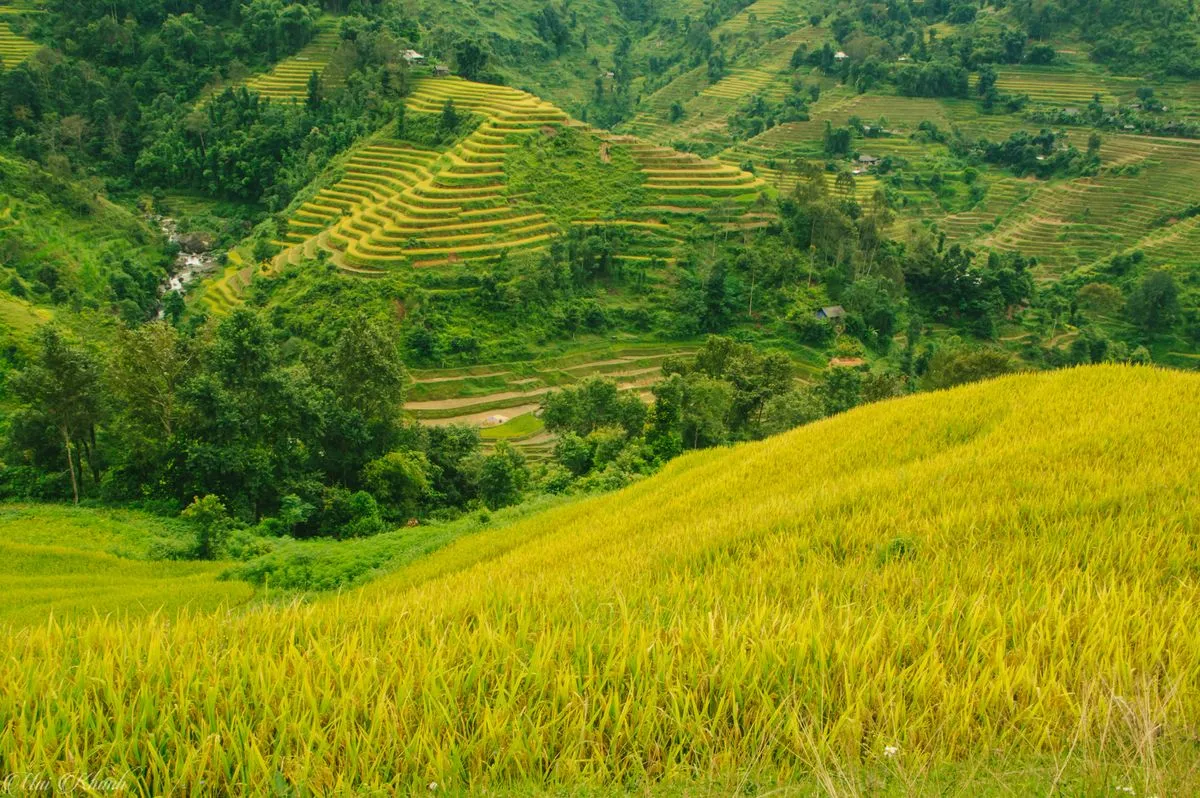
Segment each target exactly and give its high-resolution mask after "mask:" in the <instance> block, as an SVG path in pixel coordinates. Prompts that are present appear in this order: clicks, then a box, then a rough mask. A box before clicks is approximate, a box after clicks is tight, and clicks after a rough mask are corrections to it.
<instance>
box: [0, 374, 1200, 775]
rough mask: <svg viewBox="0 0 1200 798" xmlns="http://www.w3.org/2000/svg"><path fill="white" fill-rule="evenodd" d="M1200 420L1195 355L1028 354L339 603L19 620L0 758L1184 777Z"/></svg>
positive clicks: (1198, 523) (638, 488) (466, 769)
mask: <svg viewBox="0 0 1200 798" xmlns="http://www.w3.org/2000/svg"><path fill="white" fill-rule="evenodd" d="M1196 407H1200V377H1197V376H1195V375H1186V374H1182V373H1172V372H1166V371H1160V370H1154V369H1135V368H1130V367H1092V368H1087V369H1078V370H1072V371H1066V372H1057V373H1050V374H1039V375H1027V376H1016V377H1011V378H1006V379H1002V380H999V381H994V382H990V383H986V384H977V385H973V386H969V387H965V388H960V389H956V390H954V391H950V392H943V393H935V394H924V395H919V396H914V397H910V398H907V399H902V400H898V401H892V402H888V403H885V404H881V405H874V406H869V407H864V408H860V409H858V410H855V411H852V412H850V413H848V414H845V415H844V416H840V417H836V418H832V419H828V420H825V421H822V422H819V423H817V424H814V425H812V426H810V427H807V428H803V429H800V430H798V431H795V432H792V433H789V434H787V435H784V436H782V437H779V438H775V439H771V440H768V441H765V442H762V443H757V444H751V445H744V446H740V447H736V448H731V449H720V450H712V451H706V452H703V453H698V454H693V455H690V456H687V457H684V458H682V459H679V460H677V461H675V462H673V463H671V464H670V465H669V466H668V467H667V468H666V469H665V470H664V472H663V473H661V474H659V475H658V476H656V477H654V478H651V479H648V480H645V481H643V482H641V483H638V484H636V485H634V486H632V487H630V488H628V489H626V490H623V491H621V492H619V493H615V494H610V495H606V496H603V497H599V498H595V499H592V500H588V501H584V502H580V503H576V504H573V505H570V506H565V507H562V508H557V509H553V510H550V511H548V512H546V513H544V514H541V515H538V516H534V517H532V518H530V519H528V520H525V521H521V522H518V523H516V524H514V525H512V526H509V527H506V528H505V529H503V530H497V531H492V532H488V531H485V532H481V533H477V534H475V535H473V536H470V537H467V538H464V539H462V540H460V541H459V542H458V543H456V544H454V545H452V546H450V547H448V548H446V549H444V550H441V551H439V552H437V553H435V554H433V555H432V556H430V557H428V558H426V559H424V560H421V561H418V562H417V563H415V564H413V565H411V566H409V567H407V568H406V569H404V570H401V571H399V572H397V573H396V574H393V575H392V576H389V577H386V578H385V579H383V580H381V581H379V582H376V583H374V584H373V585H370V586H368V587H367V588H364V589H361V590H357V591H354V592H350V593H344V594H340V595H337V596H330V597H328V598H324V599H319V600H314V601H312V602H309V603H296V604H293V605H287V606H260V607H257V608H254V609H243V610H237V611H227V612H222V613H218V614H211V613H190V614H189V613H183V614H181V615H179V616H178V617H176V618H173V619H168V618H165V617H163V616H161V615H158V616H155V615H135V614H130V615H128V616H124V617H117V616H109V617H97V618H91V619H87V618H80V619H66V620H61V621H60V620H55V621H48V620H47V621H43V622H40V623H33V624H30V625H28V626H22V627H13V628H9V629H7V630H5V631H4V632H3V633H2V634H3V636H4V639H3V646H2V647H0V685H2V687H0V718H3V721H2V723H3V725H2V726H0V763H3V768H4V770H5V771H6V772H27V771H28V772H49V773H58V772H62V771H64V770H66V769H70V770H72V771H75V772H78V771H87V772H92V773H101V774H119V773H126V772H127V773H130V774H131V778H132V782H133V784H132V786H131V792H132V793H134V794H144V795H150V794H168V793H178V794H189V795H190V794H214V795H215V794H246V795H250V794H253V795H263V794H268V793H272V792H275V793H279V792H282V791H284V790H288V789H291V790H292V791H293V792H294V794H301V795H334V794H336V795H348V794H416V793H421V794H433V793H438V792H444V793H449V794H472V795H481V794H483V793H484V791H485V790H486V791H487V793H488V794H504V793H511V792H520V793H521V794H531V793H538V792H541V791H553V792H557V793H559V794H565V793H573V794H574V793H580V792H586V791H591V792H592V793H593V794H598V793H601V792H603V793H604V794H615V793H620V792H625V791H629V792H638V793H643V794H644V793H659V792H666V793H670V794H686V795H730V794H734V793H742V794H767V793H771V794H781V795H816V794H826V795H931V794H937V795H978V794H980V793H987V794H993V793H995V794H1008V795H1012V794H1016V795H1025V794H1064V795H1121V794H1133V795H1159V796H1167V795H1194V794H1196V793H1197V792H1198V791H1200V771H1198V769H1197V768H1196V762H1197V761H1198V759H1200V739H1198V734H1197V730H1198V729H1200V637H1198V636H1197V635H1196V633H1195V618H1196V616H1197V613H1198V612H1200V553H1198V549H1197V545H1198V540H1200V445H1198V441H1197V429H1196V425H1195V423H1194V417H1193V416H1194V414H1190V413H1188V412H1187V409H1188V408H1196ZM5 600H9V599H8V598H7V597H6V598H5Z"/></svg>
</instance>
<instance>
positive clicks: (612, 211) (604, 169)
mask: <svg viewBox="0 0 1200 798" xmlns="http://www.w3.org/2000/svg"><path fill="white" fill-rule="evenodd" d="M504 173H505V176H506V178H507V182H506V188H507V190H508V193H509V195H510V196H517V197H522V198H527V199H528V200H529V201H530V202H533V203H536V204H539V205H542V206H544V208H545V209H546V212H547V214H548V215H549V216H550V217H551V218H553V219H554V220H555V221H556V222H558V224H559V225H563V226H565V225H567V224H570V223H571V222H573V221H576V220H582V219H608V218H620V217H621V215H622V212H623V211H624V210H625V209H626V208H636V207H638V206H639V205H642V204H643V203H644V201H645V200H644V197H643V192H642V191H641V185H642V183H643V182H644V181H645V176H644V175H643V174H642V173H641V172H640V170H639V169H638V164H637V162H636V161H635V160H634V158H633V156H632V155H631V154H630V153H629V151H628V150H627V149H626V148H624V147H620V146H616V147H614V146H612V145H611V144H609V143H607V142H605V141H603V140H601V139H600V138H598V137H596V136H594V135H589V134H587V133H584V132H582V131H579V130H575V129H573V128H569V127H556V128H549V129H546V130H543V131H542V133H541V134H540V135H533V136H529V137H527V138H526V139H525V140H524V142H523V143H522V145H521V146H520V147H519V148H517V149H514V150H512V151H510V152H509V154H508V155H507V156H506V157H505V159H504Z"/></svg>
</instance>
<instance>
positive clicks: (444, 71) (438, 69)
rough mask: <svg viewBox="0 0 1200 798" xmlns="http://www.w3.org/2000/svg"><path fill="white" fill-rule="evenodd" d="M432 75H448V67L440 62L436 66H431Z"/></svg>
mask: <svg viewBox="0 0 1200 798" xmlns="http://www.w3.org/2000/svg"><path fill="white" fill-rule="evenodd" d="M433 76H434V77H436V78H448V77H450V67H448V66H443V65H442V64H438V65H437V66H435V67H434V68H433Z"/></svg>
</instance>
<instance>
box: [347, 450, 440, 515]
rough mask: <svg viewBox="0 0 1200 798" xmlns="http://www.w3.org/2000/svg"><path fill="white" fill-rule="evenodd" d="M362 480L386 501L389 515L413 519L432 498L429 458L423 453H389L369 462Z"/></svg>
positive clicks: (386, 509) (373, 492)
mask: <svg viewBox="0 0 1200 798" xmlns="http://www.w3.org/2000/svg"><path fill="white" fill-rule="evenodd" d="M363 482H364V483H365V484H366V486H367V490H369V491H370V492H371V494H372V495H373V496H375V498H376V499H377V500H378V501H380V502H381V503H382V504H383V508H384V514H385V515H386V516H388V517H390V518H393V519H406V518H411V517H413V516H414V515H416V513H417V510H418V509H419V508H420V506H421V504H422V502H424V501H426V500H427V499H428V498H429V493H430V482H429V460H428V459H427V458H426V457H425V453H424V452H412V451H398V452H389V453H388V454H385V455H384V456H383V457H380V458H378V459H376V460H372V461H371V462H369V463H367V465H366V468H364V469H363Z"/></svg>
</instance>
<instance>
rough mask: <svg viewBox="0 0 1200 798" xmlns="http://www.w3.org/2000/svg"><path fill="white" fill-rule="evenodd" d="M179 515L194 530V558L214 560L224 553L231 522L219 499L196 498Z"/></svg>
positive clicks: (210, 497)
mask: <svg viewBox="0 0 1200 798" xmlns="http://www.w3.org/2000/svg"><path fill="white" fill-rule="evenodd" d="M179 515H180V517H181V518H183V519H185V520H187V521H189V522H190V523H191V524H192V526H193V527H194V528H195V530H196V546H195V556H196V557H197V558H198V559H201V560H215V559H217V557H219V556H220V555H221V554H222V553H223V552H224V549H225V543H226V541H227V540H228V538H229V534H230V532H231V531H232V529H233V521H232V519H230V517H229V513H228V512H226V510H225V503H224V502H222V501H221V499H220V498H219V497H217V496H213V495H212V494H209V495H207V496H205V497H204V498H200V497H199V496H196V497H195V498H193V499H192V503H191V504H189V505H188V506H187V507H186V508H185V509H184V511H183V512H182V513H180V514H179Z"/></svg>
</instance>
